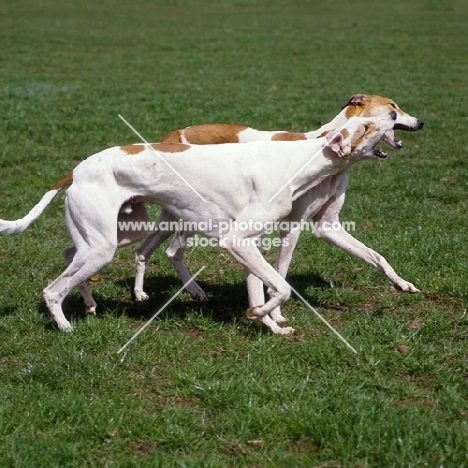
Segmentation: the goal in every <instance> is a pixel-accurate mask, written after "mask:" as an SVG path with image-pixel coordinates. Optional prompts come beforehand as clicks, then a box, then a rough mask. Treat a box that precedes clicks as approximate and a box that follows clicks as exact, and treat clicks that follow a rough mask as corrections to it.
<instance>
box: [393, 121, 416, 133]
mask: <svg viewBox="0 0 468 468" xmlns="http://www.w3.org/2000/svg"><path fill="white" fill-rule="evenodd" d="M421 127H422V125H421V126H420V127H419V128H415V127H410V126H409V125H404V124H401V123H398V124H395V126H394V127H393V128H394V129H395V130H404V131H405V132H417V131H418V130H419V129H420V128H421Z"/></svg>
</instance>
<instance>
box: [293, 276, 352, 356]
mask: <svg viewBox="0 0 468 468" xmlns="http://www.w3.org/2000/svg"><path fill="white" fill-rule="evenodd" d="M288 284H289V283H288ZM289 287H290V288H291V291H292V292H293V293H294V294H295V295H296V296H297V297H298V298H299V299H300V300H301V301H302V302H303V303H304V304H305V305H306V306H307V307H308V308H309V309H310V310H311V311H312V312H313V313H314V314H315V315H316V316H317V317H318V318H319V319H320V320H321V321H322V322H323V323H324V324H325V325H326V326H327V327H328V328H329V329H330V330H331V331H332V332H333V333H334V334H335V335H336V336H337V337H338V338H339V339H340V340H341V341H342V342H343V343H344V344H345V345H346V346H347V347H348V348H349V349H350V350H351V351H352V352H353V353H355V354H357V351H356V350H355V349H354V348H353V347H352V346H351V345H350V344H349V343H348V342H347V341H346V340H345V339H344V338H343V336H342V335H341V334H340V333H339V332H338V331H336V330H335V329H334V328H333V327H332V326H331V325H330V324H329V323H328V322H327V321H326V320H325V319H324V318H323V317H322V316H321V315H320V314H319V313H318V312H317V311H316V310H315V309H314V308H313V307H312V306H311V305H310V304H309V303H308V302H307V301H306V300H305V299H304V298H303V297H302V296H301V295H300V294H299V293H298V292H297V291H296V290H295V289H294V288H293V287H292V286H291V285H290V284H289Z"/></svg>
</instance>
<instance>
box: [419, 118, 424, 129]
mask: <svg viewBox="0 0 468 468" xmlns="http://www.w3.org/2000/svg"><path fill="white" fill-rule="evenodd" d="M423 127H424V122H423V121H422V120H419V119H418V128H419V129H421V128H423Z"/></svg>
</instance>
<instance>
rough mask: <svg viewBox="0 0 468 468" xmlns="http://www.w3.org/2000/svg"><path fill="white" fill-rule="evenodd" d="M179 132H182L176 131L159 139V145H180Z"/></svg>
mask: <svg viewBox="0 0 468 468" xmlns="http://www.w3.org/2000/svg"><path fill="white" fill-rule="evenodd" d="M181 132H182V130H176V131H175V132H171V133H168V134H167V135H166V136H164V137H163V138H162V139H161V143H181V142H182V140H181V138H180V134H181Z"/></svg>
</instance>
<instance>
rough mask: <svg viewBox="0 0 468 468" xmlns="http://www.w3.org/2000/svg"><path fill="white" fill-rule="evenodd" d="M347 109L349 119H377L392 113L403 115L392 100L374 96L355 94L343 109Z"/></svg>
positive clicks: (346, 114)
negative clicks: (386, 113)
mask: <svg viewBox="0 0 468 468" xmlns="http://www.w3.org/2000/svg"><path fill="white" fill-rule="evenodd" d="M345 108H346V112H345V116H346V118H347V119H350V118H351V117H376V116H378V115H381V114H384V113H385V112H391V111H395V112H397V113H399V114H401V113H402V111H401V109H400V108H399V107H398V106H397V105H396V104H395V103H394V102H393V101H392V100H391V99H388V98H384V97H382V96H376V95H373V94H370V95H367V94H355V95H354V96H351V97H350V98H349V99H348V100H347V101H346V102H345V103H344V104H343V107H342V109H345Z"/></svg>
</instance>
